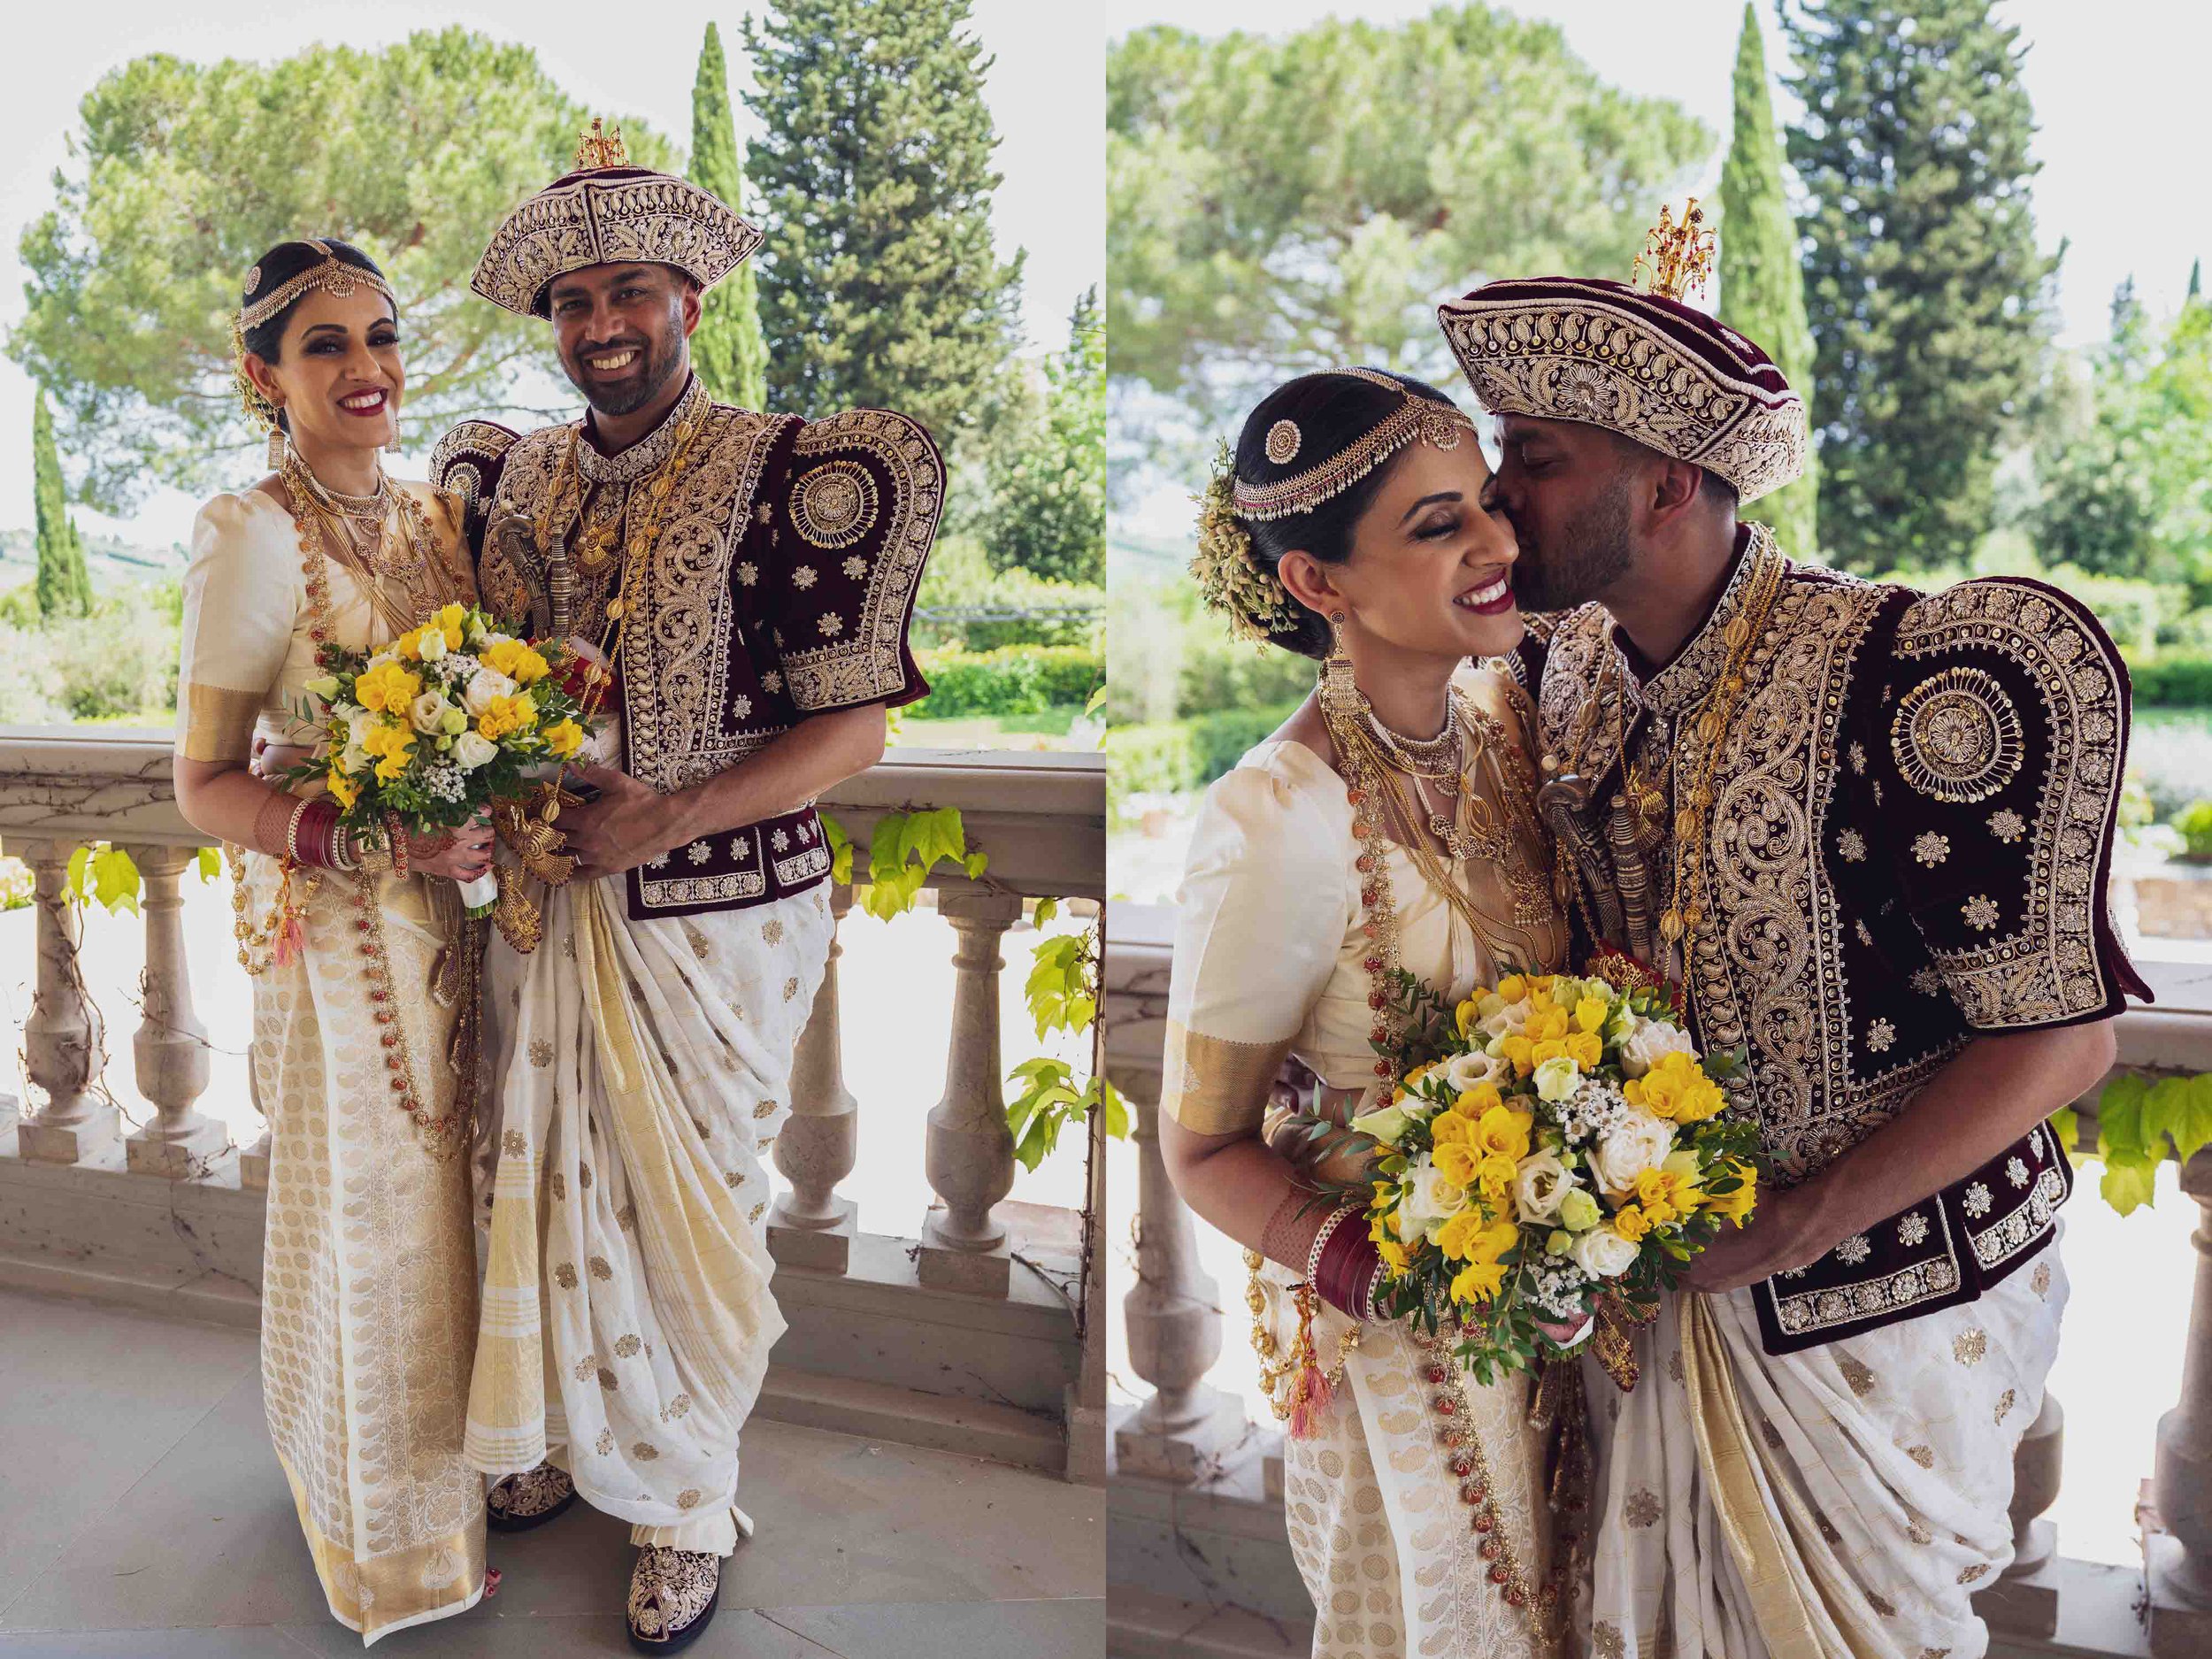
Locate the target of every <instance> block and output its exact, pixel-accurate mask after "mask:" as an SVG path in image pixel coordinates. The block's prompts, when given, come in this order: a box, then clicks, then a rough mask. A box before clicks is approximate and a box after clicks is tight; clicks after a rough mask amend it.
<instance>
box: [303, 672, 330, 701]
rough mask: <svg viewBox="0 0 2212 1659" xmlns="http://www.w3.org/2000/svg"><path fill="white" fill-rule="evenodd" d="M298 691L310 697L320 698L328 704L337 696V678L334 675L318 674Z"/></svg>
mask: <svg viewBox="0 0 2212 1659" xmlns="http://www.w3.org/2000/svg"><path fill="white" fill-rule="evenodd" d="M300 689H301V690H303V691H304V692H306V693H307V695H309V696H311V697H320V698H321V699H322V700H323V701H324V702H325V703H328V702H329V701H330V700H331V699H332V698H333V697H334V696H336V695H338V676H337V675H335V674H318V675H317V676H316V677H315V678H314V679H312V680H309V681H308V682H307V683H306V684H305V685H303V686H302V687H300Z"/></svg>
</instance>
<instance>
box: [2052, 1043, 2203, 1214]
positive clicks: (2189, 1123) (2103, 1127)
mask: <svg viewBox="0 0 2212 1659" xmlns="http://www.w3.org/2000/svg"><path fill="white" fill-rule="evenodd" d="M2051 1128H2052V1130H2053V1131H2054V1132H2055V1133H2056V1134H2057V1136H2058V1138H2059V1143H2060V1144H2061V1145H2062V1146H2063V1147H2065V1148H2066V1149H2067V1150H2068V1151H2069V1152H2072V1151H2073V1150H2074V1147H2075V1142H2076V1141H2078V1139H2079V1137H2080V1133H2081V1124H2080V1119H2079V1118H2078V1114H2077V1113H2076V1112H2075V1110H2074V1109H2073V1108H2072V1107H2070V1106H2069V1107H2065V1108H2063V1109H2062V1110H2059V1111H2056V1112H2054V1113H2053V1114H2052V1115H2051ZM2169 1144H2170V1145H2171V1148H2172V1156H2174V1157H2176V1158H2177V1159H2179V1160H2181V1161H2182V1162H2184V1163H2185V1162H2187V1161H2188V1159H2189V1158H2190V1157H2191V1156H2193V1155H2194V1154H2195V1153H2196V1152H2197V1151H2198V1150H2199V1149H2200V1148H2203V1147H2205V1146H2207V1145H2212V1076H2203V1077H2162V1078H2160V1079H2157V1080H2156V1081H2153V1080H2152V1079H2149V1078H2147V1077H2145V1076H2143V1075H2142V1074H2141V1073H2140V1072H2139V1071H2123V1072H2122V1073H2120V1075H2119V1076H2117V1077H2116V1078H2114V1079H2112V1080H2111V1081H2110V1082H2108V1083H2107V1084H2106V1085H2105V1086H2104V1089H2103V1091H2102V1092H2101V1094H2099V1095H2098V1096H2097V1149H2096V1151H2095V1152H2094V1153H2093V1154H2092V1155H2091V1156H2094V1157H2096V1158H2098V1159H2099V1160H2101V1162H2102V1163H2103V1164H2104V1176H2103V1178H2102V1179H2101V1180H2100V1181H2099V1182H2098V1183H2097V1190H2098V1192H2099V1193H2100V1194H2102V1195H2103V1198H2104V1201H2105V1202H2107V1203H2108V1204H2110V1205H2111V1206H2112V1208H2113V1209H2114V1210H2117V1211H2118V1212H2119V1213H2120V1214H2121V1215H2124V1216H2126V1215H2132V1214H2133V1213H2134V1212H2135V1211H2136V1210H2138V1209H2139V1208H2140V1207H2141V1206H2143V1205H2145V1204H2147V1203H2150V1202H2153V1198H2154V1194H2155V1192H2156V1190H2157V1180H2158V1166H2159V1165H2160V1164H2162V1163H2164V1162H2165V1161H2166V1157H2167V1154H2168V1147H2169Z"/></svg>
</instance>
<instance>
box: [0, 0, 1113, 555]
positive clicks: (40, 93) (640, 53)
mask: <svg viewBox="0 0 2212 1659" xmlns="http://www.w3.org/2000/svg"><path fill="white" fill-rule="evenodd" d="M765 9H766V7H765V5H764V0H731V3H729V4H710V3H709V0H654V4H652V5H651V6H650V7H649V8H643V9H637V10H634V12H624V11H622V10H621V9H619V8H614V9H610V8H609V7H608V6H606V5H605V4H586V3H585V0H529V3H528V4H522V3H521V0H463V3H462V4H440V5H426V4H415V3H413V0H401V3H400V4H390V3H388V0H380V4H377V5H375V6H363V5H360V4H327V3H326V0H303V4H292V5H287V6H283V7H276V6H272V5H270V4H266V0H192V4H189V5H186V6H180V5H177V4H174V0H109V4H105V5H104V6H103V7H102V8H101V9H100V12H99V23H98V27H96V28H88V27H85V25H84V19H83V18H82V16H81V14H76V13H73V12H70V11H69V10H68V9H67V8H65V7H60V8H57V7H44V8H38V9H35V10H32V11H29V12H26V13H25V14H23V15H21V16H19V17H18V19H17V21H16V22H15V23H13V24H12V25H10V26H9V28H10V39H11V44H12V52H11V58H12V61H13V62H15V63H16V64H17V65H19V66H22V67H23V68H25V69H27V70H32V71H34V73H21V74H17V75H14V76H12V77H11V78H10V80H11V83H12V84H11V86H10V88H9V93H8V96H7V97H6V98H5V99H4V100H0V329H4V328H6V327H8V326H12V325H13V324H15V323H16V322H18V321H19V320H20V319H21V318H22V316H23V314H24V309H25V307H24V300H23V295H22V289H23V279H24V273H23V268H22V266H21V265H20V263H19V261H18V259H17V257H16V248H17V243H18V242H19V238H20V237H21V235H22V232H23V228H24V227H25V226H26V225H27V223H28V222H30V220H32V219H35V217H36V216H37V215H38V214H39V213H41V212H42V211H44V210H45V209H46V208H47V207H48V206H50V204H51V202H52V199H53V191H52V187H51V184H50V180H51V178H52V176H53V173H54V170H55V169H56V168H57V167H59V166H61V165H64V163H65V161H66V160H67V155H68V152H67V145H66V134H68V133H69V132H70V131H71V130H72V129H73V128H74V127H75V126H76V121H77V106H78V103H79V101H80V100H81V98H82V97H83V96H84V95H85V94H86V93H87V92H88V91H89V90H90V89H91V88H92V86H93V84H94V83H95V82H96V81H98V79H99V78H100V76H101V75H102V74H104V73H106V72H107V71H108V70H110V69H112V68H114V67H116V66H117V65H120V64H122V63H125V62H127V60H129V59H130V58H136V57H140V56H142V55H144V54H146V53H149V52H169V53H173V54H174V55H176V56H178V57H181V58H191V59H194V60H196V61H200V62H212V61H214V60H216V59H218V58H253V59H269V58H284V57H288V56H289V55H291V54H292V53H294V52H296V51H299V50H302V49H303V48H305V47H308V46H311V45H313V44H315V43H316V42H330V43H343V44H348V45H353V46H365V47H373V46H380V45H385V44H388V43H389V42H393V41H396V40H401V39H403V38H404V37H405V36H407V35H410V34H412V33H414V32H415V31H416V30H418V29H434V28H443V27H447V26H448V25H450V24H456V23H457V24H460V25H462V26H464V27H468V28H472V29H476V30H479V31H480V32H482V33H484V34H486V35H492V36H493V37H495V38H496V39H501V40H513V41H520V42H524V43H525V44H526V45H529V46H533V47H534V48H536V50H537V53H538V58H539V60H540V62H541V63H542V64H543V65H545V67H546V70H547V72H548V73H549V74H550V75H551V77H552V79H553V80H554V81H556V82H557V83H558V84H559V85H560V86H561V87H562V88H565V90H566V91H567V92H568V93H569V95H570V96H572V97H574V98H577V99H578V100H580V102H582V103H584V104H588V105H591V106H593V107H595V108H602V109H607V110H618V111H635V112H636V113H637V114H638V115H640V116H641V117H643V118H644V119H646V120H648V121H649V122H650V123H651V124H652V125H653V126H654V127H657V129H659V130H660V131H662V132H664V133H668V134H672V135H674V136H675V137H676V138H677V139H678V140H679V141H680V142H687V141H688V139H689V135H690V132H691V81H692V75H693V73H694V70H695V67H696V65H697V58H698V51H699V42H700V41H701V39H702V37H703V35H704V33H705V30H706V25H707V22H708V20H709V19H713V20H714V21H716V22H717V23H718V24H719V25H720V27H721V30H722V43H723V48H724V50H726V52H728V54H729V55H730V60H731V73H732V76H733V80H734V81H736V82H737V85H738V86H739V87H742V86H743V85H744V84H745V74H746V70H745V66H744V64H743V61H742V47H741V44H740V42H739V41H738V39H737V33H736V26H737V20H738V19H739V18H740V17H741V15H743V14H745V13H747V12H752V13H756V14H757V13H759V12H763V11H764V10H765ZM1063 11H1064V9H1063V8H1061V7H1058V6H1040V5H1036V4H1032V3H1031V0H974V4H973V12H972V18H973V22H972V27H973V30H974V33H975V35H976V36H977V38H978V39H979V40H980V41H981V42H983V45H984V47H985V50H987V51H989V52H990V53H992V54H994V55H995V57H996V59H997V63H996V65H995V68H993V69H992V71H991V72H990V74H989V77H988V79H987V82H986V85H985V96H986V97H987V100H988V102H989V104H990V106H991V114H992V119H993V120H994V121H995V124H996V126H997V128H998V134H999V138H1000V141H1001V142H1000V145H999V150H998V157H997V160H998V166H999V170H1000V171H1001V172H1002V173H1004V174H1005V175H1006V181H1005V183H1004V184H1003V185H1002V186H1001V187H1000V188H999V192H998V196H997V200H996V203H995V210H994V213H993V228H994V231H995V235H996V239H997V242H998V246H999V250H1000V252H1001V253H1002V255H1003V254H1005V253H1007V252H1009V251H1010V250H1012V249H1013V248H1016V247H1020V248H1025V249H1027V250H1029V261H1028V266H1027V275H1026V279H1025V284H1024V294H1025V301H1026V303H1025V311H1024V321H1025V324H1026V326H1027V332H1028V335H1029V340H1030V344H1031V345H1032V347H1033V348H1042V347H1047V346H1050V345H1054V344H1056V343H1058V342H1059V341H1060V340H1061V339H1062V338H1063V336H1064V327H1065V321H1066V318H1067V314H1068V311H1069V310H1070V308H1071V305H1072V304H1073V302H1074V299H1075V296H1077V295H1078V294H1079V293H1080V292H1081V291H1082V290H1083V289H1085V288H1089V287H1091V286H1092V285H1094V284H1097V283H1102V281H1103V279H1104V273H1105V268H1106V234H1105V226H1104V223H1103V219H1102V213H1101V207H1100V204H1101V203H1102V200H1103V196H1104V190H1105V184H1104V178H1105V155H1106V142H1105V121H1106V113H1105V111H1106V100H1105V69H1104V63H1105V57H1104V51H1105V48H1104V41H1103V36H1102V34H1101V32H1100V27H1099V25H1098V24H1097V23H1096V22H1095V21H1093V20H1088V19H1082V20H1079V19H1078V18H1077V16H1075V15H1074V12H1075V9H1074V8H1066V9H1065V12H1066V13H1067V15H1066V16H1065V17H1064V18H1063ZM647 17H649V18H650V19H651V32H650V33H649V34H648V33H646V32H644V31H643V30H641V29H640V28H639V27H635V26H634V23H633V22H632V21H631V19H633V18H639V19H641V18H647ZM737 119H738V136H739V140H740V142H743V140H744V139H745V138H746V137H747V136H748V127H749V115H748V112H747V111H746V110H745V109H744V108H743V106H742V105H740V106H738V109H737ZM362 142H364V143H367V144H373V143H374V142H376V138H375V134H366V133H365V134H362ZM484 228H485V230H486V232H487V233H488V232H489V231H490V229H491V227H489V226H486V227H484ZM32 396H33V392H32V387H31V382H30V380H28V379H27V377H26V376H25V375H24V373H23V372H22V371H21V370H20V369H19V368H17V367H16V366H15V365H14V364H13V363H12V362H8V361H5V360H4V359H0V529H11V528H17V527H22V526H28V525H29V524H30V523H31V521H32V509H31V406H32ZM400 470H401V471H403V472H412V473H415V474H417V475H419V472H420V461H419V457H403V458H402V461H401V469H400ZM195 506H196V503H193V502H190V501H188V500H186V499H185V498H183V497H181V496H179V495H176V494H175V493H174V492H173V491H172V492H164V493H163V495H161V496H160V497H159V498H158V499H157V500H156V501H155V502H153V503H150V504H149V506H148V507H147V509H146V510H145V511H142V513H141V514H140V515H139V516H138V518H136V519H135V520H134V522H132V523H131V524H129V525H127V526H119V528H120V529H121V531H122V533H123V534H127V535H129V536H130V537H132V539H134V540H136V541H142V542H145V543H150V544H153V545H161V544H165V543H167V542H169V541H178V540H181V539H183V538H184V537H185V535H186V534H188V531H189V529H190V526H191V519H192V513H193V511H194V509H195ZM76 511H77V515H78V521H79V523H80V525H81V526H85V527H87V528H107V527H111V526H110V525H109V521H107V520H105V519H104V518H100V517H99V516H98V515H96V514H94V513H91V512H88V511H86V510H85V509H83V508H79V509H77V510H76Z"/></svg>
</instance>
